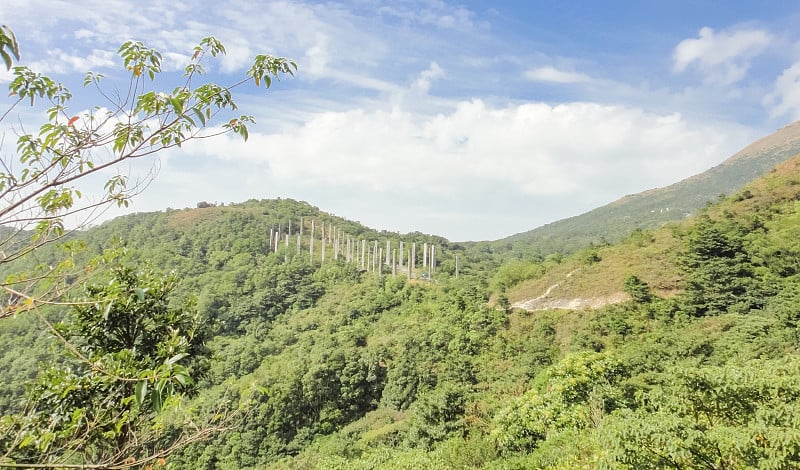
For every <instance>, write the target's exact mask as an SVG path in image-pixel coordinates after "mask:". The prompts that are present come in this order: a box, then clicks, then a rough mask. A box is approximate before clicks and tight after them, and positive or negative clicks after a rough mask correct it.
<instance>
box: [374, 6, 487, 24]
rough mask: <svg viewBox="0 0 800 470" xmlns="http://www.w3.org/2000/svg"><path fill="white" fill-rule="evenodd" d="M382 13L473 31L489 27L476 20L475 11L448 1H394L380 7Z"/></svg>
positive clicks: (402, 18)
mask: <svg viewBox="0 0 800 470" xmlns="http://www.w3.org/2000/svg"><path fill="white" fill-rule="evenodd" d="M378 11H379V13H380V14H381V15H384V16H387V17H392V18H397V19H401V20H403V21H405V22H409V23H419V24H422V25H433V26H436V27H438V28H442V29H453V30H458V31H473V30H475V29H477V28H486V27H488V26H487V25H486V24H485V23H483V22H476V21H475V13H474V12H472V11H471V10H468V9H467V8H464V7H462V6H457V7H453V6H451V5H448V4H447V3H446V2H443V1H438V0H427V1H420V2H407V3H405V4H403V3H401V2H394V3H392V5H391V6H383V7H380V8H379V10H378Z"/></svg>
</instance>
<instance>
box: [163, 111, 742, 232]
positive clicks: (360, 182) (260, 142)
mask: <svg viewBox="0 0 800 470" xmlns="http://www.w3.org/2000/svg"><path fill="white" fill-rule="evenodd" d="M736 131H740V132H741V129H738V128H737V129H736ZM731 135H735V133H734V132H732V131H731V129H730V128H728V127H725V126H722V125H718V126H715V125H708V124H703V123H697V122H690V121H688V120H687V119H685V118H684V117H682V116H681V115H679V114H667V115H656V114H651V113H648V112H645V111H643V110H641V109H638V108H627V107H622V106H605V105H600V104H596V103H567V104H562V105H556V106H551V105H548V104H543V103H528V104H523V105H514V106H506V107H493V106H489V105H487V104H486V103H484V102H483V101H481V100H471V101H463V102H460V103H459V104H458V105H457V106H456V107H455V108H454V109H452V110H451V111H450V112H448V113H442V114H438V115H435V116H423V115H418V114H415V113H414V112H409V111H406V110H403V109H392V110H382V111H381V110H373V111H370V110H364V109H354V110H350V111H346V112H326V113H319V114H317V115H315V116H314V117H313V118H311V119H309V120H308V121H307V122H306V123H305V124H303V125H300V126H297V127H295V128H292V129H289V130H287V131H286V132H283V133H280V134H263V133H255V132H254V133H251V135H250V140H249V141H248V142H247V143H244V142H241V141H239V140H238V139H236V138H233V137H231V138H222V139H216V140H211V141H204V142H202V143H201V144H197V145H190V146H187V147H186V149H185V152H187V153H188V154H191V155H195V157H194V158H199V157H200V156H205V157H206V158H208V157H210V158H212V159H215V160H217V161H218V162H219V163H218V166H219V167H220V168H223V167H224V168H227V167H229V166H231V165H236V166H241V167H242V169H241V174H242V175H247V176H246V177H244V178H240V181H239V184H238V185H237V188H236V191H239V193H237V196H236V197H232V196H226V195H224V194H221V193H220V194H209V192H210V191H213V190H212V189H209V188H213V185H210V186H208V187H207V189H205V191H206V193H205V194H207V196H204V197H205V198H206V199H211V200H232V201H235V200H242V199H247V198H249V197H267V195H266V194H264V192H265V191H273V192H271V193H270V195H271V196H283V197H292V195H293V194H297V193H300V194H304V195H305V196H304V197H306V198H309V199H311V200H316V201H322V202H324V203H325V205H326V208H327V207H329V206H328V204H330V209H329V210H337V209H336V207H337V203H336V201H337V198H343V197H347V198H351V199H354V200H359V205H360V206H363V207H364V208H365V210H367V209H368V210H367V212H368V213H377V212H380V210H381V209H380V208H381V207H383V206H385V205H389V206H392V207H408V206H409V204H410V203H409V201H408V199H409V198H412V199H414V200H416V199H417V198H419V199H420V200H422V201H424V203H425V204H426V206H427V209H426V210H427V211H428V212H429V213H430V214H432V215H431V220H430V224H431V225H429V226H427V227H426V228H425V230H426V231H431V232H436V233H441V234H444V235H445V236H450V237H453V238H456V239H462V238H475V237H476V236H477V237H479V236H480V235H477V234H476V232H472V233H470V232H469V230H470V229H469V228H468V224H467V221H466V220H464V219H466V218H468V217H469V216H468V214H469V209H468V208H466V207H465V208H462V209H459V210H460V211H461V213H460V214H459V215H458V217H457V218H459V220H458V221H452V220H451V221H450V222H448V223H445V222H444V221H443V220H438V221H437V220H436V217H435V216H434V214H451V213H452V212H453V211H454V204H455V205H458V204H466V205H471V204H475V205H477V204H482V205H486V206H489V207H494V208H495V209H492V213H491V214H485V215H484V217H486V219H487V221H489V222H488V223H491V221H492V220H495V218H497V220H500V219H509V220H510V219H512V217H511V214H513V213H517V214H518V215H519V216H520V219H519V223H520V225H519V226H518V227H514V228H509V227H507V226H504V227H502V228H501V227H495V230H504V231H505V232H504V233H505V234H510V233H513V231H514V230H518V231H519V230H524V229H527V228H532V227H535V226H537V225H539V224H542V223H546V222H549V221H551V220H554V219H555V218H560V217H562V216H563V215H564V211H568V212H567V213H578V212H580V211H582V210H588V209H591V208H593V207H596V206H598V205H601V204H604V203H607V202H610V201H611V200H613V199H616V198H618V197H620V196H622V195H624V194H628V193H634V192H638V191H641V190H644V189H649V188H652V187H657V186H663V185H667V184H670V183H673V182H675V181H677V180H680V179H682V178H685V177H687V176H690V175H692V174H695V173H698V172H700V171H703V170H704V169H706V168H708V167H710V166H712V165H714V164H716V163H718V162H719V161H721V160H722V159H723V158H724V157H727V156H729V155H731V154H732V153H733V152H734V151H735V150H738V148H740V147H741V146H743V145H744V144H745V143H747V141H748V139H749V138H750V135H748V133H746V132H744V133H740V134H739V137H736V138H731V137H730V136H731ZM164 171H165V172H166V171H167V170H166V169H165V170H164ZM202 178H203V177H202V176H198V179H202ZM204 187H205V186H204ZM265 188H268V189H265ZM323 188H324V189H323ZM242 191H244V192H245V193H247V194H242V193H241V192H242ZM275 191H279V192H277V193H276V192H275ZM280 191H283V192H280ZM510 198H513V199H514V200H515V201H516V202H519V201H527V203H523V204H522V205H515V204H510V203H509V202H508V201H509V199H510ZM351 207H352V206H351ZM524 207H527V209H522V208H524ZM520 210H522V212H520ZM554 211H555V212H557V213H558V214H559V215H554ZM353 216H354V217H358V218H359V219H360V220H362V221H363V222H367V223H370V222H372V221H373V220H374V219H370V217H371V216H369V215H368V214H367V215H363V214H353ZM384 222H385V221H383V220H381V221H380V223H384ZM413 223H414V221H412V220H393V221H392V224H394V226H389V227H385V226H382V227H385V228H390V229H393V228H395V227H396V228H397V229H399V230H401V231H408V230H412V229H415V227H414V225H413Z"/></svg>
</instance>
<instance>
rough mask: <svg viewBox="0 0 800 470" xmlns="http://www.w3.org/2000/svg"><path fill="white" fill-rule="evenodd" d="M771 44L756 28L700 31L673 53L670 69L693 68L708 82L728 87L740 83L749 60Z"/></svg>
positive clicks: (684, 41)
mask: <svg viewBox="0 0 800 470" xmlns="http://www.w3.org/2000/svg"><path fill="white" fill-rule="evenodd" d="M772 42H773V37H772V35H771V34H770V33H769V32H767V31H763V30H759V29H741V30H732V31H721V32H718V33H716V32H714V30H713V29H711V28H708V27H705V28H702V29H701V30H700V31H699V33H698V37H697V38H691V39H684V40H683V41H681V42H680V43H679V44H678V45H677V46H676V47H675V50H674V51H673V55H672V58H673V70H674V71H675V72H683V71H685V70H686V69H687V68H689V67H690V66H692V65H694V66H696V67H697V69H698V70H699V71H700V72H701V73H702V74H703V75H704V76H705V80H706V81H707V82H710V83H720V84H731V83H736V82H738V81H740V80H742V79H743V78H744V76H745V74H746V73H747V71H748V69H749V68H750V61H751V60H752V59H753V58H754V57H756V56H757V55H759V54H761V53H762V52H763V51H764V50H765V49H766V48H767V47H768V46H769V45H770V44H771V43H772Z"/></svg>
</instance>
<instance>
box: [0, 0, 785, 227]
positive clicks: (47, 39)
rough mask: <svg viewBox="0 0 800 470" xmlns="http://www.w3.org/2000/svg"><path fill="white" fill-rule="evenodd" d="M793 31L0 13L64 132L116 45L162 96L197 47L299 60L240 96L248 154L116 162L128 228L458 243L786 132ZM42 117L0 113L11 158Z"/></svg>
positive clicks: (1, 79)
mask: <svg viewBox="0 0 800 470" xmlns="http://www.w3.org/2000/svg"><path fill="white" fill-rule="evenodd" d="M798 20H800V5H798V4H796V3H794V2H785V1H769V0H767V1H761V2H751V1H738V0H731V1H725V2H712V1H703V0H692V1H680V0H675V1H670V2H664V1H654V0H653V1H651V0H642V1H636V2H630V1H626V2H622V1H605V2H597V1H583V2H581V1H574V2H554V1H534V0H528V1H520V2H516V1H507V2H494V1H491V2H490V1H463V2H449V1H440V0H408V1H403V0H400V1H378V0H351V1H341V2H302V1H255V0H228V1H224V0H215V1H213V2H211V1H205V0H203V1H198V0H193V1H185V0H170V1H142V0H86V1H81V0H72V1H61V0H27V1H26V2H10V1H4V2H0V22H2V23H4V24H7V25H9V26H10V27H11V28H12V29H13V30H14V32H15V33H16V35H17V38H18V40H19V42H20V44H21V49H22V59H21V63H22V64H25V65H28V66H30V67H31V68H32V69H33V70H35V71H38V72H42V73H45V74H47V75H49V76H51V77H53V78H56V79H58V80H60V81H62V82H64V83H65V84H67V86H69V88H70V89H71V90H72V91H73V93H74V98H73V101H72V102H71V104H70V106H71V109H73V110H75V112H76V113H77V112H79V111H80V110H85V109H89V108H91V107H93V106H103V105H104V104H107V103H104V102H103V101H102V97H101V96H100V95H98V94H97V93H96V92H92V90H91V89H84V88H83V87H82V86H81V83H82V80H83V77H84V75H85V72H86V71H88V70H92V71H95V72H99V73H103V74H104V75H106V77H107V78H106V79H105V82H104V83H106V84H107V86H108V87H111V89H113V87H115V86H116V87H122V86H123V85H124V84H125V80H126V76H125V71H124V69H123V67H122V65H121V59H120V58H119V57H117V56H116V51H117V49H118V47H119V45H120V44H121V43H123V42H124V41H126V40H129V39H134V40H140V41H142V42H144V43H146V44H147V45H149V46H151V47H154V48H156V49H158V50H159V51H161V53H162V54H163V56H164V64H163V65H164V70H165V73H164V74H163V76H162V77H161V78H160V82H159V84H161V86H163V88H164V89H167V90H170V89H172V88H173V87H174V86H175V85H177V84H179V83H180V74H179V73H178V72H177V71H180V70H182V69H183V67H184V66H185V64H186V61H187V60H188V58H189V55H190V54H191V52H192V48H193V47H194V45H196V44H197V43H198V42H199V41H200V39H202V38H203V37H205V36H209V35H213V36H215V37H217V38H219V39H220V40H221V41H222V42H223V43H224V44H225V47H226V49H227V55H226V56H224V57H223V58H221V59H220V60H218V61H215V62H210V63H207V64H206V66H207V70H208V72H209V73H208V74H207V75H206V78H207V79H208V80H212V81H215V82H217V83H220V84H231V83H235V82H236V81H238V80H239V79H241V78H242V77H243V75H244V72H245V71H246V69H247V68H248V66H249V62H250V61H251V60H252V58H253V57H254V56H255V55H256V54H260V53H267V54H272V55H276V56H283V57H288V58H291V59H293V60H295V61H296V62H297V64H298V67H299V70H298V73H297V74H296V76H295V77H290V78H283V79H281V80H280V81H277V82H275V83H273V86H272V87H271V88H270V89H269V90H267V91H265V90H264V89H263V88H261V89H256V88H255V87H254V86H244V87H240V88H237V89H236V90H235V96H236V97H237V102H238V104H239V107H240V111H241V112H242V113H244V114H249V115H253V116H254V117H255V119H256V124H254V125H252V126H250V136H249V139H248V140H247V141H246V142H243V141H242V140H241V139H240V138H238V137H236V136H223V137H217V138H214V139H203V140H202V141H196V142H193V143H189V144H187V145H185V146H184V147H182V148H181V149H179V150H176V151H173V150H171V151H168V152H164V153H162V154H160V155H159V156H158V157H157V160H149V161H139V162H135V163H133V164H131V165H130V167H129V168H127V169H126V170H125V171H128V172H130V173H132V175H133V176H134V177H135V176H136V175H138V174H141V175H144V174H146V173H147V172H148V171H151V170H153V169H154V168H155V170H156V171H157V176H156V178H155V180H153V181H152V182H151V183H150V185H149V187H148V188H147V189H146V190H145V191H144V192H143V193H142V194H139V195H138V196H137V197H136V198H135V199H134V201H133V203H132V204H131V206H130V207H129V208H128V209H127V212H147V211H157V210H164V209H166V208H168V207H169V208H175V209H179V208H184V207H194V206H195V205H196V203H197V202H199V201H209V202H217V203H225V204H228V203H236V202H243V201H245V200H248V199H268V198H279V197H280V198H292V199H297V200H301V201H307V202H309V203H310V204H312V205H314V206H317V207H319V208H320V209H322V210H323V211H326V212H329V213H332V214H335V215H338V216H342V217H346V218H348V219H351V220H357V221H360V222H362V223H364V224H365V225H368V226H370V227H373V228H376V229H383V230H389V231H398V232H401V233H406V232H412V231H420V232H424V233H432V234H437V235H441V236H445V237H447V238H449V239H450V240H453V241H466V240H489V239H498V238H503V237H506V236H509V235H512V234H515V233H518V232H523V231H527V230H530V229H533V228H535V227H538V226H541V225H543V224H546V223H550V222H553V221H556V220H559V219H562V218H566V217H570V216H574V215H578V214H580V213H583V212H586V211H589V210H591V209H593V208H595V207H598V206H601V205H604V204H607V203H609V202H612V201H614V200H616V199H618V198H620V197H622V196H624V195H626V194H633V193H638V192H641V191H644V190H647V189H651V188H655V187H662V186H666V185H669V184H671V183H674V182H677V181H679V180H681V179H684V178H686V177H689V176H691V175H694V174H697V173H699V172H702V171H704V170H706V169H708V168H711V167H713V166H715V165H717V164H718V163H720V162H722V161H723V160H725V159H726V158H728V157H730V156H731V155H733V154H734V153H735V152H736V151H738V150H740V149H741V148H743V147H744V146H746V145H747V144H749V143H750V142H752V141H753V140H755V139H757V138H759V137H762V136H764V135H767V134H769V133H771V132H773V131H775V130H777V129H779V128H781V127H783V126H785V125H787V124H789V123H791V122H793V121H794V120H796V119H800V29H798V28H797V27H796V25H797V24H798ZM4 72H5V71H4ZM9 77H10V75H9V74H8V73H0V85H2V86H5V83H7V82H8V80H9ZM5 99H7V100H8V101H7V103H5V105H6V106H7V104H8V103H10V102H11V101H10V100H11V99H12V98H5ZM43 111H44V110H43V108H34V109H19V110H17V109H15V112H17V113H19V114H18V115H17V116H14V117H13V119H10V120H9V119H7V120H6V122H5V127H4V128H3V132H4V140H8V139H6V137H8V135H9V134H13V133H14V132H15V130H14V129H13V127H14V126H15V125H16V126H19V125H20V123H28V124H29V125H33V124H35V123H37V122H42V119H44V118H43V116H44V113H43ZM37 119H38V121H37ZM12 122H13V123H12ZM14 147H15V146H13V145H8V144H6V145H4V146H2V148H0V151H2V152H3V153H7V152H12V151H13V150H14ZM121 213H124V212H122V211H119V210H114V211H109V212H108V213H107V214H106V217H112V216H115V215H119V214H121Z"/></svg>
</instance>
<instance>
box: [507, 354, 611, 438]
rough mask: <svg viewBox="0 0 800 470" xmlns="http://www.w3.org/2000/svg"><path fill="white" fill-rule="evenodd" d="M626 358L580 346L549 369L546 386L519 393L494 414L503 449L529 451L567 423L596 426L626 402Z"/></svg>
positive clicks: (543, 378) (544, 376)
mask: <svg viewBox="0 0 800 470" xmlns="http://www.w3.org/2000/svg"><path fill="white" fill-rule="evenodd" d="M624 377H625V371H624V369H623V367H622V364H621V363H620V362H619V361H618V360H617V359H615V358H614V357H612V356H610V355H609V354H607V353H594V352H581V353H576V354H572V355H570V356H567V357H565V358H564V359H563V360H562V361H561V362H559V363H557V364H555V365H554V366H552V367H550V368H549V369H547V370H545V371H544V372H543V374H542V375H541V377H540V378H539V380H540V381H541V382H543V389H541V390H537V389H532V390H529V391H528V392H526V393H525V394H523V395H522V396H521V397H519V398H516V399H515V400H513V401H512V403H511V404H510V405H509V406H507V407H505V408H503V409H502V410H501V411H500V412H499V413H498V414H497V416H495V419H494V423H493V429H492V436H493V437H494V439H495V440H496V442H497V445H498V446H499V447H501V448H502V449H506V450H511V451H530V450H532V449H534V448H536V447H537V446H538V445H540V442H541V441H544V440H546V439H548V438H549V437H550V436H552V435H554V434H558V433H560V432H563V431H565V430H568V429H582V428H585V427H588V426H598V425H599V423H600V420H601V419H602V418H603V416H604V415H605V414H606V413H607V412H609V411H612V410H614V409H616V408H618V407H619V406H621V405H622V403H623V402H624V398H625V397H624V396H622V395H621V393H620V391H619V389H617V388H615V386H616V385H617V384H619V382H620V381H621V380H622V379H623V378H624Z"/></svg>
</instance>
